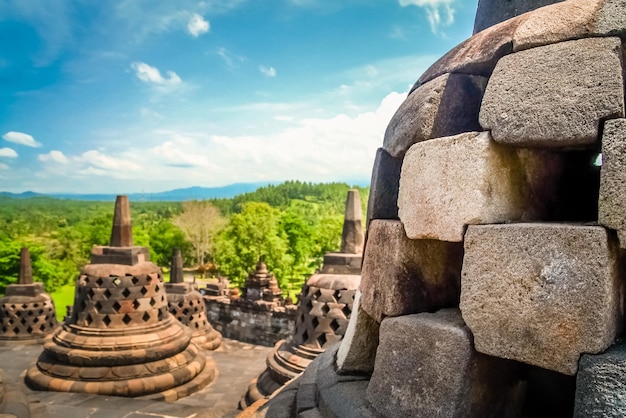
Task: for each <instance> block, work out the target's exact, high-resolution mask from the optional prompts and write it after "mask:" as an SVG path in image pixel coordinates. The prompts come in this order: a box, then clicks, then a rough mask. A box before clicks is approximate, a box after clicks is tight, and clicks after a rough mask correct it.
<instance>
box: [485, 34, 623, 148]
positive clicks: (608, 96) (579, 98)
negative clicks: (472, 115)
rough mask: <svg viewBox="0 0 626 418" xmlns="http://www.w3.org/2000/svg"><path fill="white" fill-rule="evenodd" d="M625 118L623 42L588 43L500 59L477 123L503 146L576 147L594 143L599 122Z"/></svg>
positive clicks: (571, 43)
mask: <svg viewBox="0 0 626 418" xmlns="http://www.w3.org/2000/svg"><path fill="white" fill-rule="evenodd" d="M577 62H578V63H580V62H584V63H585V65H581V66H578V65H572V63H577ZM623 116H624V82H623V79H622V48H621V41H620V39H619V38H589V39H580V40H576V41H567V42H561V43H558V44H553V45H546V46H541V47H537V48H532V49H528V50H525V51H520V52H517V53H514V54H510V55H507V56H506V57H503V58H502V59H501V60H500V61H499V62H498V65H497V66H496V68H495V70H494V72H493V75H492V76H491V78H490V79H489V84H488V85H487V90H486V92H485V95H484V98H483V102H482V106H481V109H480V124H481V125H482V127H483V128H484V129H487V130H491V135H492V136H493V138H494V140H496V141H497V142H501V143H504V144H510V145H515V146H534V147H537V146H538V147H577V146H592V145H593V144H594V143H596V142H597V140H598V135H599V125H600V122H601V121H603V120H605V119H608V118H616V117H623Z"/></svg>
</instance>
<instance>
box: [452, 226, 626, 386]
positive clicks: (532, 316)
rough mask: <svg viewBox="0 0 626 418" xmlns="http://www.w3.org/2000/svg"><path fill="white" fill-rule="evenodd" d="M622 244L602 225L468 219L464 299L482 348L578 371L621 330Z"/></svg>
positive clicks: (565, 370) (466, 313)
mask: <svg viewBox="0 0 626 418" xmlns="http://www.w3.org/2000/svg"><path fill="white" fill-rule="evenodd" d="M618 252H619V249H618V248H617V245H616V243H615V242H614V240H613V239H612V238H611V236H610V235H609V234H608V233H607V231H606V230H605V229H604V228H602V227H598V226H572V225H564V224H516V225H482V226H469V227H468V229H467V233H466V234H465V258H464V260H463V275H462V276H461V305H460V306H461V312H462V313H463V319H465V322H466V323H467V325H468V327H469V328H470V329H471V330H472V333H473V334H474V343H475V345H476V349H477V350H478V351H480V352H482V353H485V354H489V355H493V356H498V357H503V358H509V359H514V360H518V361H522V362H525V363H528V364H533V365H537V366H539V367H543V368H545V369H550V370H555V371H558V372H560V373H564V374H569V375H573V374H574V373H576V370H577V367H578V359H579V357H580V354H581V353H598V352H600V351H602V350H605V349H606V348H607V347H608V346H609V345H610V344H611V343H612V342H613V341H614V339H615V336H616V335H617V332H618V331H619V328H620V325H621V316H622V313H621V312H620V309H621V308H620V301H621V298H622V296H621V286H622V284H621V280H620V276H619V272H618V261H617V260H618Z"/></svg>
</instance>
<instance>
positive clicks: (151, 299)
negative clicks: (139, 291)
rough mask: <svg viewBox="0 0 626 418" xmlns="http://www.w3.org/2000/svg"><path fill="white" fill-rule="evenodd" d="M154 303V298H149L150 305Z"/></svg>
mask: <svg viewBox="0 0 626 418" xmlns="http://www.w3.org/2000/svg"><path fill="white" fill-rule="evenodd" d="M154 305H156V300H154V298H150V306H154Z"/></svg>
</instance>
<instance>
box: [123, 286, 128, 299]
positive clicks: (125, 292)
mask: <svg viewBox="0 0 626 418" xmlns="http://www.w3.org/2000/svg"><path fill="white" fill-rule="evenodd" d="M129 295H130V290H128V288H127V287H125V288H124V290H122V296H124V297H125V298H127V297H128V296H129Z"/></svg>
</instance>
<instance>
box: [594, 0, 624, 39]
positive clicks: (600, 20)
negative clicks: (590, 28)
mask: <svg viewBox="0 0 626 418" xmlns="http://www.w3.org/2000/svg"><path fill="white" fill-rule="evenodd" d="M624 10H626V0H604V1H603V2H602V7H601V8H600V10H598V12H597V13H596V17H595V32H596V33H598V34H604V35H619V36H620V37H622V38H623V37H624V34H625V33H626V13H624Z"/></svg>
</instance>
